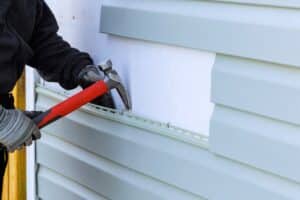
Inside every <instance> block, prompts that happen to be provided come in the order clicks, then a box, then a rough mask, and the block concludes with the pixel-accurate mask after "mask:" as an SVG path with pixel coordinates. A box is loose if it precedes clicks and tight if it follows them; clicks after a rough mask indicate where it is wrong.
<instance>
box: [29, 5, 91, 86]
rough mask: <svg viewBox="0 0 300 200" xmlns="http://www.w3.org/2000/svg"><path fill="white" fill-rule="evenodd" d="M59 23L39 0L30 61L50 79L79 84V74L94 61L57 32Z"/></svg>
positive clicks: (67, 84)
mask: <svg viewBox="0 0 300 200" xmlns="http://www.w3.org/2000/svg"><path fill="white" fill-rule="evenodd" d="M57 31H58V24H57V22H56V19H55V17H54V15H53V13H52V12H51V10H50V8H49V7H48V5H47V4H46V3H45V2H44V0H38V8H37V16H36V23H35V28H34V32H33V35H32V38H31V41H30V46H31V48H32V49H33V51H34V56H33V58H32V59H31V60H30V62H29V63H28V64H29V65H30V66H32V67H33V68H36V69H37V70H38V71H39V73H40V75H41V76H42V77H43V78H44V79H45V80H47V81H53V82H59V83H60V85H61V86H62V87H64V88H65V89H73V88H75V87H76V86H77V85H78V84H77V82H76V76H77V74H78V73H79V71H80V70H81V69H82V68H83V67H85V66H86V65H89V64H92V62H93V61H92V59H91V58H90V56H89V55H88V54H87V53H83V52H80V51H78V50H77V49H74V48H72V47H71V46H70V45H69V44H68V43H67V42H66V41H64V40H63V39H62V37H60V36H59V35H58V34H57Z"/></svg>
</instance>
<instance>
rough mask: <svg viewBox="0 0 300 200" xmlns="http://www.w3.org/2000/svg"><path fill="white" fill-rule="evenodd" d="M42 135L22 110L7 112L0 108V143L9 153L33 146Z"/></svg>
mask: <svg viewBox="0 0 300 200" xmlns="http://www.w3.org/2000/svg"><path fill="white" fill-rule="evenodd" d="M40 137H41V133H40V131H39V129H38V127H37V126H36V125H35V123H34V122H33V121H32V120H31V119H30V118H29V117H27V116H26V115H25V114H24V113H23V112H22V111H20V110H7V109H5V108H3V107H2V106H0V143H1V144H2V146H4V147H6V149H7V150H8V151H9V152H13V151H15V150H16V149H20V148H22V147H23V146H28V145H31V143H32V139H33V138H35V139H39V138H40Z"/></svg>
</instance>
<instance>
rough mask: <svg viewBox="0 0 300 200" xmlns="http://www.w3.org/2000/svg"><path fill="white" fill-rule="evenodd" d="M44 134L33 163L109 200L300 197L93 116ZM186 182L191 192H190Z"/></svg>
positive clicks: (235, 166) (204, 154) (292, 189)
mask: <svg viewBox="0 0 300 200" xmlns="http://www.w3.org/2000/svg"><path fill="white" fill-rule="evenodd" d="M48 94H50V92H49V93H48ZM40 95H42V94H40ZM40 95H39V96H40ZM43 95H45V93H44V94H43ZM45 97H46V96H45ZM45 97H43V98H40V97H39V98H38V101H41V100H42V99H48V101H42V102H38V105H44V106H45V107H49V104H52V103H53V101H58V99H57V100H55V98H45ZM46 102H47V103H46ZM43 103H46V104H43ZM216 116H220V114H218V115H216ZM229 117H231V116H229ZM231 118H232V119H233V117H231ZM80 119H82V120H81V121H80ZM83 119H86V120H83ZM97 124H101V125H102V126H98V125H97ZM69 127H73V129H72V130H71V129H70V128H69ZM109 127H110V128H109ZM127 129H128V131H126V130H127ZM45 131H46V132H45V133H44V134H43V138H42V140H41V141H40V142H38V145H37V161H38V163H39V164H40V165H41V167H47V168H49V169H51V170H52V171H54V172H55V173H58V174H63V175H64V176H66V177H67V178H68V179H70V180H72V181H75V182H78V183H80V184H82V185H83V186H84V187H87V188H89V190H92V191H94V192H97V193H101V194H103V195H104V196H107V197H108V198H111V199H119V198H120V197H121V196H122V199H124V196H126V197H128V199H134V198H139V197H140V196H141V195H142V196H143V197H144V198H143V199H146V198H149V199H153V198H154V199H160V198H161V199H201V197H200V196H203V197H205V198H207V199H214V200H224V197H226V198H228V199H234V197H238V199H240V198H241V197H242V196H243V195H244V198H243V199H245V200H248V199H249V200H250V199H251V200H252V199H258V197H259V196H263V197H266V199H282V200H285V199H295V198H296V197H298V196H299V195H300V194H299V191H300V187H299V185H298V184H296V183H295V182H291V181H289V180H286V179H282V178H280V177H278V176H275V175H272V174H268V173H266V172H262V171H259V170H257V169H256V168H252V167H249V166H245V165H241V164H239V163H238V162H234V161H232V160H228V159H226V158H225V157H218V156H215V155H214V154H213V153H211V152H210V151H208V150H205V149H203V148H200V147H198V146H191V145H188V144H186V143H180V142H179V141H174V139H170V138H166V137H162V136H161V135H159V134H155V133H151V132H149V131H148V130H147V131H145V132H143V131H142V130H140V129H136V128H134V127H131V126H127V125H124V124H119V123H116V122H113V121H110V120H107V119H103V118H100V117H99V116H97V115H94V114H90V113H86V112H82V111H78V112H76V113H74V114H72V115H70V116H68V117H67V119H63V121H58V122H56V125H55V126H54V125H53V126H49V127H48V128H47V129H46V130H45ZM120 131H121V132H120ZM49 133H50V134H49ZM88 141H89V142H90V143H89V142H88ZM151 154H152V155H151ZM143 156H144V157H146V158H147V159H148V160H147V159H144V157H143ZM190 175H194V177H191V176H190ZM185 176H186V177H185ZM183 180H186V182H183ZM188 181H191V182H190V184H193V185H195V186H194V187H189V186H190V185H189V183H188ZM183 183H184V184H183ZM205 183H206V184H207V185H204V184H205ZM103 184H105V185H103ZM180 184H181V185H180ZM199 186H201V187H203V188H201V187H199ZM193 188H194V189H198V191H196V192H197V194H199V195H197V196H196V195H195V194H192V193H191V192H192V191H193V190H192V189H193ZM216 191H218V192H216Z"/></svg>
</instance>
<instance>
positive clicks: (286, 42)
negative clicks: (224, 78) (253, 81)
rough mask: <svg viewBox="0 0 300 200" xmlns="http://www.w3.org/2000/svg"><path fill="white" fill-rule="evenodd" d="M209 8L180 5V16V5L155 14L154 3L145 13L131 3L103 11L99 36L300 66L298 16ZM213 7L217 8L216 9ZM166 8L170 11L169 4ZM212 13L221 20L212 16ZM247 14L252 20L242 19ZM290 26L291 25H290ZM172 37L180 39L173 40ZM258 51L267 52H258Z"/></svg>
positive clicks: (269, 10) (256, 8) (273, 10)
mask: <svg viewBox="0 0 300 200" xmlns="http://www.w3.org/2000/svg"><path fill="white" fill-rule="evenodd" d="M207 2H208V1H199V5H198V4H197V3H198V2H193V3H194V4H193V5H194V6H195V8H191V5H189V4H185V2H180V3H181V4H182V5H187V6H186V7H185V8H182V9H181V11H180V12H179V11H178V13H176V11H177V10H178V8H177V7H178V5H177V7H176V9H177V10H176V9H173V11H172V12H168V11H165V10H157V9H155V6H154V5H155V3H152V4H150V3H149V1H147V3H148V4H149V5H151V6H150V8H149V9H144V7H145V6H140V5H139V3H136V2H135V1H134V2H130V1H129V3H128V4H130V5H126V6H125V5H120V6H117V5H110V4H107V5H103V6H102V11H101V25H100V32H101V33H106V34H111V35H116V36H121V37H126V38H132V39H138V40H144V41H150V42H157V43H162V44H167V45H175V46H181V47H185V48H190V49H198V50H204V51H210V52H216V53H220V54H224V55H232V56H238V57H244V58H250V59H256V60H262V61H265V62H273V63H278V64H283V65H290V66H296V67H297V66H300V59H299V56H298V54H297V53H291V52H299V51H300V46H299V45H298V42H297V39H298V35H299V34H300V31H299V30H298V28H297V27H299V23H298V21H296V20H289V19H297V18H298V17H299V13H297V12H296V11H293V12H287V11H286V10H285V9H281V10H280V9H278V11H277V10H275V9H272V8H268V9H262V8H260V7H255V6H248V7H249V8H251V9H247V8H243V9H242V10H239V9H238V8H237V6H240V5H237V4H232V5H233V6H232V7H231V6H228V5H226V3H223V4H224V6H223V5H222V3H220V2H217V1H213V2H212V1H210V2H209V3H207ZM131 4H133V5H135V4H137V6H136V7H134V6H132V5H131ZM148 4H147V5H148ZM206 4H211V5H210V6H208V5H206ZM213 4H216V5H218V6H215V7H213V6H212V5H213ZM138 5H139V6H138ZM202 5H203V6H202ZM225 5H226V8H225ZM162 6H164V7H166V5H165V4H162ZM212 7H213V9H212ZM240 7H243V6H240ZM174 10H175V12H174ZM182 10H184V12H182ZM195 10H198V13H196V14H195ZM192 11H193V12H192ZM191 12H192V13H191ZM211 12H213V13H216V14H215V15H212V14H211ZM243 12H245V13H246V15H247V16H250V17H240V15H241V14H242V13H243ZM199 13H201V14H199ZM270 16H273V18H271V17H270ZM278 16H279V17H278ZM271 19H272V20H271ZM287 20H289V21H292V22H291V23H286V21H287ZM274 21H276V23H275V22H274ZM258 22H259V23H258ZM191 30H192V31H191ZM172 33H176V34H173V35H172V37H170V34H172ZM221 33H222V34H221ZM278 38H280V39H281V41H280V46H281V48H278V43H279V41H278ZM262 44H263V45H262ZM258 46H261V47H263V48H257V47H258Z"/></svg>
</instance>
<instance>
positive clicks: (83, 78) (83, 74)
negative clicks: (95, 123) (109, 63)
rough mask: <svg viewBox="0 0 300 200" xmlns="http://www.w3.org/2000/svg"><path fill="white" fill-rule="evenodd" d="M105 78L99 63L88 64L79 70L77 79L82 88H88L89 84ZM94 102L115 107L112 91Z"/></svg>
mask: <svg viewBox="0 0 300 200" xmlns="http://www.w3.org/2000/svg"><path fill="white" fill-rule="evenodd" d="M104 78H105V75H104V73H103V72H102V71H101V70H100V69H99V67H98V66H97V65H88V66H86V67H85V68H83V69H82V70H81V71H80V72H79V74H78V79H77V80H78V83H79V85H80V86H81V87H82V88H87V87H88V86H90V85H92V84H93V83H95V82H97V81H99V80H104ZM92 103H93V104H96V105H101V106H105V107H108V108H115V103H114V100H113V98H112V96H111V93H107V94H105V95H103V96H102V97H99V98H97V99H95V100H94V101H92Z"/></svg>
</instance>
